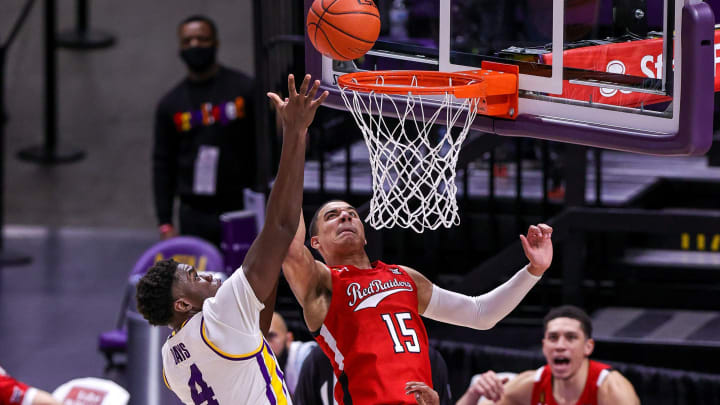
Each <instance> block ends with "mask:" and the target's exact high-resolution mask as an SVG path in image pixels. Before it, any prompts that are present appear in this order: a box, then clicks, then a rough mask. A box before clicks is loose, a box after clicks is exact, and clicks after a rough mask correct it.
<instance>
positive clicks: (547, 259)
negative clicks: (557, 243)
mask: <svg viewBox="0 0 720 405" xmlns="http://www.w3.org/2000/svg"><path fill="white" fill-rule="evenodd" d="M552 231H553V229H552V228H551V227H549V226H548V225H545V224H538V225H537V226H535V225H531V226H530V228H528V233H527V236H524V235H520V242H521V243H522V247H523V250H524V251H525V256H526V257H527V258H528V260H530V266H529V267H528V271H530V273H532V274H533V275H536V276H542V275H543V273H545V270H547V269H548V267H550V263H552V257H553V246H552V240H551V239H550V238H551V236H552Z"/></svg>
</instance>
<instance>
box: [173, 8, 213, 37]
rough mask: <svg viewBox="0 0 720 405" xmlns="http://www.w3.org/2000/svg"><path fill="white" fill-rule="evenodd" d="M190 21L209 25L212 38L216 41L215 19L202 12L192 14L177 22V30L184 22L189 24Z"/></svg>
mask: <svg viewBox="0 0 720 405" xmlns="http://www.w3.org/2000/svg"><path fill="white" fill-rule="evenodd" d="M191 22H203V23H205V24H207V25H208V27H210V32H212V36H213V39H214V40H216V41H217V39H218V30H217V26H216V25H215V21H213V20H211V19H210V17H206V16H204V15H202V14H193V15H191V16H190V17H187V18H186V19H184V20H182V21H180V24H178V31H179V30H180V29H181V28H182V27H183V25H185V24H189V23H191Z"/></svg>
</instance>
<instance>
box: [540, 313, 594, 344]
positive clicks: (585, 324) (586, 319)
mask: <svg viewBox="0 0 720 405" xmlns="http://www.w3.org/2000/svg"><path fill="white" fill-rule="evenodd" d="M555 318H570V319H575V320H577V321H579V322H580V327H581V328H582V330H583V332H585V337H587V338H588V339H590V338H592V320H591V319H590V316H588V314H587V312H585V311H583V310H582V309H581V308H578V307H576V306H574V305H563V306H560V307H557V308H553V309H551V310H550V312H548V314H547V315H545V319H543V333H544V332H547V325H548V323H550V321H552V320H553V319H555Z"/></svg>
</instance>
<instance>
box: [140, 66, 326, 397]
mask: <svg viewBox="0 0 720 405" xmlns="http://www.w3.org/2000/svg"><path fill="white" fill-rule="evenodd" d="M309 85H310V75H306V76H305V79H304V81H303V83H302V85H301V86H300V92H299V93H298V92H297V90H296V87H295V80H294V78H293V76H292V75H290V76H288V92H289V97H288V98H286V99H285V100H284V101H283V100H282V99H281V98H280V97H279V96H278V95H277V94H274V93H268V97H270V99H271V100H272V101H273V103H274V104H275V108H276V111H277V114H279V116H280V117H281V119H282V124H283V146H282V153H281V156H280V167H279V169H278V175H277V179H276V181H275V184H274V185H273V188H272V191H271V192H270V197H269V199H268V205H267V217H266V220H265V225H264V226H263V229H262V231H261V232H260V234H259V235H258V237H257V239H255V241H254V242H253V244H252V246H251V247H250V250H249V251H248V253H247V256H246V257H245V260H244V262H243V264H242V266H241V267H240V268H239V269H238V270H236V271H235V273H234V274H233V275H232V276H230V278H229V279H228V280H226V281H225V282H224V283H222V285H221V283H220V282H219V280H213V278H212V276H200V275H198V274H197V271H195V269H194V268H193V267H191V266H187V265H182V264H178V263H177V262H174V261H172V260H166V261H161V262H158V263H157V264H156V265H155V266H153V267H152V268H151V269H150V270H148V273H147V274H146V275H145V276H144V277H143V278H142V279H141V280H140V282H139V283H138V286H137V301H138V310H139V311H140V313H142V314H143V316H144V317H145V319H147V320H148V322H150V323H151V324H153V325H168V326H170V327H171V328H172V329H173V333H172V335H171V336H170V337H169V338H168V340H167V342H165V344H164V345H163V348H162V357H163V369H164V370H163V373H164V377H165V382H166V383H167V385H168V387H169V388H170V389H171V390H172V391H173V392H175V394H176V395H177V396H178V397H179V398H180V399H181V400H182V401H183V402H184V403H185V404H189V405H230V404H232V405H238V404H253V405H262V404H273V405H275V404H278V405H280V404H290V403H291V400H290V395H289V394H288V389H287V386H286V385H285V382H284V379H283V374H282V371H281V370H280V367H279V366H278V364H277V360H276V358H275V355H273V353H272V350H270V347H269V345H268V343H267V342H266V341H265V339H264V338H263V335H262V332H261V329H260V311H261V310H262V309H263V308H264V305H263V301H265V300H266V299H268V297H270V296H271V294H272V292H273V290H274V288H275V286H276V283H277V280H278V277H279V275H280V268H281V265H282V261H283V259H284V258H285V255H286V253H287V251H288V248H289V246H290V242H291V241H292V239H293V237H294V236H295V231H296V230H297V227H298V222H299V217H300V209H301V206H302V192H303V172H304V165H305V145H306V133H307V128H308V126H309V125H310V123H311V122H312V120H313V118H314V116H315V111H316V110H317V108H318V106H320V104H322V102H323V101H324V100H325V98H326V97H327V94H328V93H327V92H324V93H323V94H322V95H320V96H319V97H318V98H315V95H316V94H317V90H318V87H319V86H320V82H319V81H317V80H316V81H315V83H314V84H313V86H312V88H311V89H310V90H309V91H308V87H309Z"/></svg>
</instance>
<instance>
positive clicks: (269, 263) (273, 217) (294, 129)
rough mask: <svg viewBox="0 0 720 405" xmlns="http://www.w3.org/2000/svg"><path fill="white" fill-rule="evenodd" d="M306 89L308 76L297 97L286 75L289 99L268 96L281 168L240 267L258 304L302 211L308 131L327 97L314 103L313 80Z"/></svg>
mask: <svg viewBox="0 0 720 405" xmlns="http://www.w3.org/2000/svg"><path fill="white" fill-rule="evenodd" d="M309 85H310V75H306V76H305V79H304V80H303V82H302V85H300V92H299V93H298V92H297V90H296V87H295V79H294V77H293V75H289V76H288V94H289V97H288V98H286V99H285V100H284V101H283V100H282V99H281V98H280V97H279V96H278V95H277V94H275V93H268V97H270V99H271V100H272V101H273V102H274V103H275V109H276V111H277V114H280V116H281V117H282V124H283V146H282V152H281V154H280V167H279V168H278V175H277V178H276V180H275V184H274V185H273V188H272V191H271V192H270V197H269V199H268V204H267V216H266V218H265V225H264V226H263V229H262V231H260V235H258V237H257V239H255V241H254V242H253V244H252V246H250V250H249V251H248V253H247V256H245V260H244V261H243V266H242V267H243V270H244V271H245V276H246V277H247V280H248V282H249V283H250V286H251V287H252V289H253V291H254V292H255V296H257V298H258V299H259V300H260V301H264V300H265V299H266V298H267V297H268V296H269V295H270V293H271V292H272V290H273V288H274V286H275V282H276V281H277V279H278V277H279V275H280V268H281V265H282V261H283V258H284V257H285V254H286V253H287V251H288V247H289V246H290V242H291V241H292V239H293V236H294V235H295V231H296V229H297V225H298V218H299V217H300V210H301V207H302V193H303V174H304V166H305V142H306V133H307V128H308V127H309V126H310V123H311V122H312V120H313V118H314V117H315V112H316V111H317V108H318V107H319V106H320V104H322V102H323V101H324V100H325V98H326V97H327V95H328V93H327V92H324V93H323V94H322V95H320V97H318V98H317V99H314V98H315V94H316V93H317V90H318V87H319V86H320V82H319V81H317V80H316V81H315V83H314V84H313V86H312V88H311V89H310V90H309V91H308V87H309Z"/></svg>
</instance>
